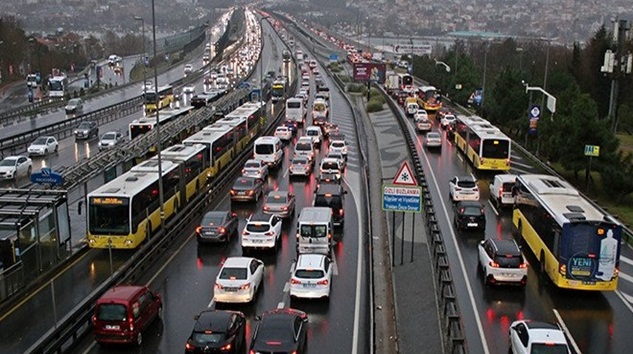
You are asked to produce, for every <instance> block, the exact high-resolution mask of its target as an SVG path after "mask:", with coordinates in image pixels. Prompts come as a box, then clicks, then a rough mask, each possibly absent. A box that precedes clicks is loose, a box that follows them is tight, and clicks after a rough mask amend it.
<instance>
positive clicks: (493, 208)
mask: <svg viewBox="0 0 633 354" xmlns="http://www.w3.org/2000/svg"><path fill="white" fill-rule="evenodd" d="M488 204H490V208H492V211H493V212H494V213H495V215H497V216H499V212H498V211H497V208H495V206H494V205H492V202H491V201H490V199H488Z"/></svg>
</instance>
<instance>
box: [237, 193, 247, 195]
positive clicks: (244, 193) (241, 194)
mask: <svg viewBox="0 0 633 354" xmlns="http://www.w3.org/2000/svg"><path fill="white" fill-rule="evenodd" d="M237 194H239V195H246V192H237Z"/></svg>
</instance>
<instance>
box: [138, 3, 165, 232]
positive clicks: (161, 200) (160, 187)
mask: <svg viewBox="0 0 633 354" xmlns="http://www.w3.org/2000/svg"><path fill="white" fill-rule="evenodd" d="M152 42H153V43H152V44H153V47H154V62H156V58H157V51H156V8H155V6H154V0H152ZM143 85H145V83H143ZM154 93H155V94H154V99H155V101H154V103H155V104H156V106H155V108H156V151H157V153H158V200H159V203H160V220H161V224H163V225H164V222H165V199H164V198H165V197H164V192H163V162H162V158H161V146H160V143H161V141H160V119H159V117H158V116H159V110H158V100H159V97H158V65H156V64H155V65H154Z"/></svg>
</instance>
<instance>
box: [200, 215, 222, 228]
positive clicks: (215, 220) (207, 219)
mask: <svg viewBox="0 0 633 354" xmlns="http://www.w3.org/2000/svg"><path fill="white" fill-rule="evenodd" d="M223 222H224V218H223V217H222V216H221V215H205V216H204V218H203V219H202V225H203V226H206V225H209V226H213V225H222V223H223Z"/></svg>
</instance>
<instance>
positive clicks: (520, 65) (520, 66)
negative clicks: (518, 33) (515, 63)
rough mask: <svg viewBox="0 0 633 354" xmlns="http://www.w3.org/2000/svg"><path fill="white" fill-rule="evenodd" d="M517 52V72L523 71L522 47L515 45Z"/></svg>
mask: <svg viewBox="0 0 633 354" xmlns="http://www.w3.org/2000/svg"><path fill="white" fill-rule="evenodd" d="M516 51H517V53H519V72H523V48H521V47H517V48H516Z"/></svg>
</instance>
